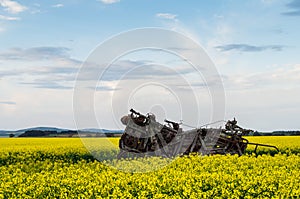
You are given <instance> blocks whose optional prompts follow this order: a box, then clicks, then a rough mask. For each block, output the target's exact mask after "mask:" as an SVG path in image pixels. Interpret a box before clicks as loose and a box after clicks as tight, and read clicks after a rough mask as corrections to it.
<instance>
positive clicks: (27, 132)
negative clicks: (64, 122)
mask: <svg viewBox="0 0 300 199" xmlns="http://www.w3.org/2000/svg"><path fill="white" fill-rule="evenodd" d="M75 133H76V134H77V131H76V130H71V129H63V128H56V127H33V128H26V129H20V130H15V131H13V130H0V137H9V135H10V134H11V135H14V137H19V136H20V137H43V136H50V135H51V136H55V135H56V134H57V135H70V134H75ZM79 133H80V135H84V134H90V135H94V134H121V133H123V130H108V129H96V128H87V129H81V130H79Z"/></svg>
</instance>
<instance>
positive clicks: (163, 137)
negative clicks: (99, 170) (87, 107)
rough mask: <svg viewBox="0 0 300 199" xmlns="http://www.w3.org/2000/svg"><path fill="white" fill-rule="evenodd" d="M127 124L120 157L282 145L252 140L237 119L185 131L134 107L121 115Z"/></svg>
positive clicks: (241, 150) (241, 151) (226, 151)
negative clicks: (210, 126)
mask: <svg viewBox="0 0 300 199" xmlns="http://www.w3.org/2000/svg"><path fill="white" fill-rule="evenodd" d="M121 121H122V123H123V124H124V125H126V128H125V131H124V133H123V135H122V136H121V139H120V141H119V148H120V152H119V155H118V158H135V157H148V156H161V157H175V156H182V155H189V154H191V153H197V154H201V155H212V154H238V155H239V156H241V155H243V154H244V153H245V151H246V148H247V146H248V145H255V146H256V147H255V150H254V152H255V153H256V154H257V148H258V146H263V147H271V148H274V149H276V150H277V151H279V150H278V148H277V147H276V146H273V145H267V144H259V143H252V142H249V141H248V140H247V139H245V138H244V137H243V136H245V135H248V134H249V133H250V132H253V131H252V130H249V129H244V128H242V127H240V126H238V125H237V121H236V119H235V118H234V119H233V120H228V121H227V122H226V124H225V128H207V127H206V128H203V127H200V128H194V129H191V130H187V131H183V130H182V128H180V124H179V123H177V122H173V121H170V120H165V121H164V122H165V124H161V123H159V122H157V121H156V117H155V115H153V114H146V115H143V114H141V113H139V112H137V111H135V110H133V109H131V110H130V114H128V115H127V116H124V117H122V118H121Z"/></svg>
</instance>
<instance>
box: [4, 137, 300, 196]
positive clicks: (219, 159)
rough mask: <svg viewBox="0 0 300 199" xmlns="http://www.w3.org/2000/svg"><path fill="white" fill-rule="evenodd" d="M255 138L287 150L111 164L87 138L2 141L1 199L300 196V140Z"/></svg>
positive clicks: (111, 146) (113, 147)
mask: <svg viewBox="0 0 300 199" xmlns="http://www.w3.org/2000/svg"><path fill="white" fill-rule="evenodd" d="M247 139H249V141H251V142H258V143H265V144H274V145H277V146H278V148H279V149H280V151H281V152H280V153H279V154H275V155H274V156H271V155H269V154H268V152H269V151H267V150H266V149H260V153H261V154H262V155H259V156H257V157H256V156H255V155H253V154H251V150H252V149H251V147H250V148H249V150H248V153H249V154H247V155H244V156H241V157H238V156H230V155H226V156H221V155H214V156H189V157H182V158H175V159H173V160H169V159H162V158H144V159H140V160H131V161H130V160H122V161H117V160H107V161H106V164H105V162H99V161H97V160H95V159H94V157H93V156H92V155H91V154H90V153H89V151H88V150H87V149H86V146H85V145H84V144H82V142H81V139H80V138H2V139H0V198H300V153H299V152H300V150H299V149H300V137H247ZM107 141H109V142H107ZM93 142H95V144H97V147H98V148H97V150H99V146H100V148H102V151H103V155H106V156H110V155H111V156H112V157H113V156H114V155H115V154H116V153H117V150H118V149H117V148H118V139H117V138H110V139H109V140H107V139H101V138H98V139H94V140H93ZM83 143H85V144H86V143H90V142H86V141H83ZM88 148H89V147H88ZM89 149H90V148H89ZM100 152H101V151H100ZM108 162H110V164H107V163H108ZM132 162H134V163H132ZM163 164H165V165H166V166H165V167H162V168H161V167H160V165H163ZM109 165H114V167H111V166H109ZM125 167H128V171H134V168H133V167H136V168H137V167H139V168H137V169H138V171H143V168H146V167H148V168H158V169H157V170H155V171H153V172H141V173H132V172H124V171H120V170H118V169H116V168H122V169H123V170H124V168H125ZM130 167H131V168H130ZM125 170H126V168H125ZM145 171H147V169H145Z"/></svg>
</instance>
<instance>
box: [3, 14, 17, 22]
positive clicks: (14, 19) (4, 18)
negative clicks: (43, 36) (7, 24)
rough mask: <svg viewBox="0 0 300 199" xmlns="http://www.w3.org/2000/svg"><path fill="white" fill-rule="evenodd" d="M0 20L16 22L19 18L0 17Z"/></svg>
mask: <svg viewBox="0 0 300 199" xmlns="http://www.w3.org/2000/svg"><path fill="white" fill-rule="evenodd" d="M0 20H5V21H18V20H20V18H19V17H10V16H4V15H0Z"/></svg>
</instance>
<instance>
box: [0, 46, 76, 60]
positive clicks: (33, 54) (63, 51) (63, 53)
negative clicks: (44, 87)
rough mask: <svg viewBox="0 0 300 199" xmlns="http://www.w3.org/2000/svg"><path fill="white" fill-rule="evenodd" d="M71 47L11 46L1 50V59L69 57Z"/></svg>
mask: <svg viewBox="0 0 300 199" xmlns="http://www.w3.org/2000/svg"><path fill="white" fill-rule="evenodd" d="M69 50H70V49H68V48H65V47H48V46H45V47H34V48H27V49H22V48H11V49H9V50H7V51H5V52H0V60H36V59H53V58H59V57H68V51H69Z"/></svg>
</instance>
